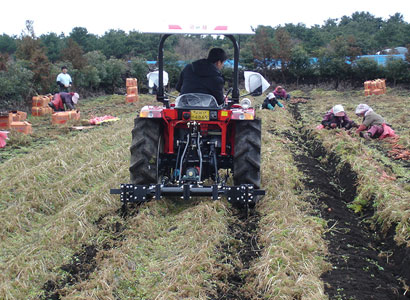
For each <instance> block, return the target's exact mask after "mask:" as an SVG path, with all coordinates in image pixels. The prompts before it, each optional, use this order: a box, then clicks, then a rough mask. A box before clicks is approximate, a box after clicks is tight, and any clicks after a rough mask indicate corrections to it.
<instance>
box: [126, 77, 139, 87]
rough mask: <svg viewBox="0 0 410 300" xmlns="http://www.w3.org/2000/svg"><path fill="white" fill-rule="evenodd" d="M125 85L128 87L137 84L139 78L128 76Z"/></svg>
mask: <svg viewBox="0 0 410 300" xmlns="http://www.w3.org/2000/svg"><path fill="white" fill-rule="evenodd" d="M125 85H126V87H129V86H137V78H127V80H126V82H125Z"/></svg>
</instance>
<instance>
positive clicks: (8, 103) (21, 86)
mask: <svg viewBox="0 0 410 300" xmlns="http://www.w3.org/2000/svg"><path fill="white" fill-rule="evenodd" d="M33 76H34V73H33V72H32V71H30V70H29V69H27V68H26V67H24V62H20V61H17V62H9V63H8V65H7V71H0V108H1V109H12V108H15V107H17V106H22V105H24V102H25V100H28V99H29V98H30V95H31V94H32V92H33V82H32V80H33Z"/></svg>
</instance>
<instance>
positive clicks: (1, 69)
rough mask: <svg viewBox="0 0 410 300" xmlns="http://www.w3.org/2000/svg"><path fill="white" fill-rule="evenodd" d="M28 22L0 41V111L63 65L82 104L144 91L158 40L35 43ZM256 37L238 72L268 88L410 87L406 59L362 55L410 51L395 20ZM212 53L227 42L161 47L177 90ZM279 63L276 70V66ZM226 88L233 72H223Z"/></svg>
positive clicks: (264, 30)
mask: <svg viewBox="0 0 410 300" xmlns="http://www.w3.org/2000/svg"><path fill="white" fill-rule="evenodd" d="M33 25H34V24H33V22H32V21H26V26H25V29H24V30H23V31H22V33H21V34H20V35H19V36H9V35H7V34H2V35H0V101H1V102H0V103H1V104H0V107H5V106H7V105H11V104H12V105H15V104H16V103H20V104H21V103H25V102H26V101H27V100H28V99H30V98H31V96H32V95H34V94H37V93H38V94H46V93H54V92H56V91H57V85H56V83H55V78H56V76H57V74H58V73H59V72H60V68H61V66H63V65H66V66H67V67H68V69H69V73H70V75H71V76H72V77H73V81H74V82H73V83H74V88H75V89H76V91H79V92H80V93H82V94H83V95H84V96H86V95H95V94H102V93H123V92H125V87H124V86H125V84H124V82H125V78H127V77H136V78H138V82H139V89H140V90H141V91H142V92H144V91H145V90H146V74H147V73H148V72H149V71H150V67H149V65H148V64H147V63H146V61H151V60H156V59H157V52H158V42H159V39H160V36H159V35H155V34H144V33H140V32H138V31H130V32H128V33H126V32H124V31H122V30H109V31H107V32H105V34H104V35H102V36H98V35H94V34H92V33H89V32H88V31H87V29H86V28H84V27H75V28H73V30H72V31H71V32H70V34H69V35H67V36H66V35H64V34H60V35H57V34H56V33H53V32H50V33H47V34H42V35H40V36H36V34H35V31H34V26H33ZM254 31H255V35H250V36H239V37H238V38H237V39H238V42H239V45H240V48H241V58H240V65H241V66H243V67H244V68H245V69H247V70H257V71H259V72H261V73H263V75H264V76H265V77H266V78H267V79H268V80H270V81H273V82H275V83H282V84H289V83H293V84H297V85H298V84H320V83H323V82H326V83H332V84H334V87H335V88H338V86H339V85H340V83H348V84H350V85H352V86H359V85H361V84H362V83H363V81H365V80H369V79H374V78H381V77H383V78H387V80H388V82H390V83H391V84H394V85H396V84H405V85H408V84H409V83H410V67H409V66H410V64H409V62H410V54H409V52H408V53H407V55H406V59H405V60H402V59H397V60H393V59H391V60H389V61H388V62H387V64H386V65H385V66H380V65H378V64H377V62H375V61H373V60H370V59H358V56H360V55H368V54H375V53H376V52H378V51H381V50H383V49H386V48H394V47H397V46H404V47H407V49H409V48H410V24H409V23H407V22H405V21H404V19H403V16H402V15H401V14H400V13H396V14H395V15H393V16H390V17H389V18H388V19H387V20H383V19H382V18H378V17H375V16H373V15H371V14H370V13H368V12H355V13H353V14H352V15H351V16H343V17H342V18H340V19H328V20H326V21H325V22H324V24H323V25H315V26H312V27H307V26H306V25H304V24H301V23H299V24H285V25H280V26H276V27H271V26H258V27H256V28H254ZM211 47H221V48H224V49H225V50H226V51H227V53H228V55H229V56H230V57H233V49H232V45H231V42H230V40H228V39H225V38H223V37H222V36H218V37H216V38H215V37H212V36H196V35H192V36H180V35H174V36H171V37H170V38H168V39H167V42H166V43H165V49H164V56H165V62H166V66H165V69H166V71H167V72H168V73H169V75H170V76H169V77H170V83H169V84H170V87H174V86H175V84H176V80H177V79H178V75H179V72H180V71H181V69H182V68H183V65H181V64H180V63H178V62H179V61H181V60H182V61H186V62H190V61H193V60H196V59H198V58H202V57H205V56H206V55H207V52H208V50H209V49H210V48H211ZM278 62H280V63H278ZM223 72H224V75H225V77H226V78H227V81H229V79H230V77H231V75H232V74H231V73H232V70H231V69H229V68H225V69H224V71H223Z"/></svg>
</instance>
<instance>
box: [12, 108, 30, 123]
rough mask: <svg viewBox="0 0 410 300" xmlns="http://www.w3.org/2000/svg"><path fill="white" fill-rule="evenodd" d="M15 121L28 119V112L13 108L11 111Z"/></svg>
mask: <svg viewBox="0 0 410 300" xmlns="http://www.w3.org/2000/svg"><path fill="white" fill-rule="evenodd" d="M10 114H11V116H12V119H13V122H18V121H24V120H25V119H27V113H26V112H25V111H19V110H13V111H11V112H10Z"/></svg>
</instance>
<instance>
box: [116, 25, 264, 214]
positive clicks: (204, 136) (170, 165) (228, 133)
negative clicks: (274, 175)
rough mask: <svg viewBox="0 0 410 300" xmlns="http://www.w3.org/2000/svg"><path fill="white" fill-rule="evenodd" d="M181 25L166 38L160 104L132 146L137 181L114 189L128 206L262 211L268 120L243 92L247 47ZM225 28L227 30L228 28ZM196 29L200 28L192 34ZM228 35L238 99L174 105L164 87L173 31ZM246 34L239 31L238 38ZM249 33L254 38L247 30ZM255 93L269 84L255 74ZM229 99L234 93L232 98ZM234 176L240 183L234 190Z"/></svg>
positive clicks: (137, 128)
mask: <svg viewBox="0 0 410 300" xmlns="http://www.w3.org/2000/svg"><path fill="white" fill-rule="evenodd" d="M175 27H176V26H175V25H171V26H170V27H169V29H168V30H167V31H166V32H164V31H162V33H165V34H164V35H162V38H161V40H160V45H159V55H158V64H159V78H158V80H159V82H158V84H157V86H158V91H157V100H158V101H159V102H161V103H162V105H160V106H151V105H150V106H144V107H143V108H142V109H141V111H140V114H139V117H137V118H136V119H135V121H134V129H133V130H132V144H131V148H130V150H131V164H130V168H129V169H130V176H131V183H129V184H121V188H120V189H112V190H111V193H112V194H120V195H121V201H122V202H123V204H124V205H126V204H127V203H128V202H134V203H142V202H146V201H149V200H150V199H152V198H155V199H160V197H161V196H181V197H183V198H184V199H189V197H191V196H209V197H212V199H214V200H216V199H219V198H220V197H221V196H225V197H226V198H227V200H228V201H229V202H231V203H232V204H234V205H236V206H241V207H245V208H246V209H247V208H248V207H249V206H254V205H255V203H256V202H257V200H258V198H259V196H260V195H264V193H265V192H264V191H263V190H261V189H260V187H261V186H260V185H261V179H260V178H261V172H260V165H261V120H259V119H257V118H256V117H255V110H254V109H253V108H252V107H251V102H250V100H249V99H247V98H245V99H242V101H239V100H240V95H239V89H238V61H239V47H238V44H237V42H236V40H235V38H234V36H233V35H232V34H228V33H226V32H221V31H216V32H217V33H215V30H218V29H216V28H218V26H217V27H215V29H213V30H214V31H212V30H209V29H208V31H210V32H206V33H204V31H203V30H202V31H200V32H195V31H192V30H190V31H184V30H182V28H181V30H180V31H178V29H175ZM220 27H222V28H227V27H223V26H220ZM191 29H192V28H191ZM175 30H176V32H177V33H184V34H187V33H189V34H195V33H197V34H207V33H208V34H224V35H225V36H227V37H228V38H229V39H230V40H231V41H232V43H233V47H234V66H233V87H232V89H231V91H232V96H231V97H229V98H228V96H227V97H226V101H225V104H223V105H218V103H217V101H216V100H215V98H214V97H213V96H211V95H207V94H198V93H192V94H183V95H180V96H179V97H177V98H176V100H175V102H174V103H172V104H171V103H170V101H169V99H168V97H167V95H166V93H165V91H164V87H163V70H164V68H163V45H164V42H165V40H166V39H167V38H168V37H169V36H170V35H171V34H172V33H173V32H175ZM235 33H238V32H235ZM247 33H248V32H247ZM249 74H250V76H248V77H247V79H246V80H247V81H246V83H245V86H246V88H247V91H248V93H250V94H252V95H258V94H259V95H260V94H261V93H262V91H263V90H265V89H266V88H267V87H268V86H269V85H268V84H267V82H266V80H264V78H263V77H262V76H261V75H259V74H257V73H253V72H249V73H248V75H249ZM228 94H229V93H228ZM231 174H232V177H233V185H229V184H228V178H229V177H230V175H231Z"/></svg>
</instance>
